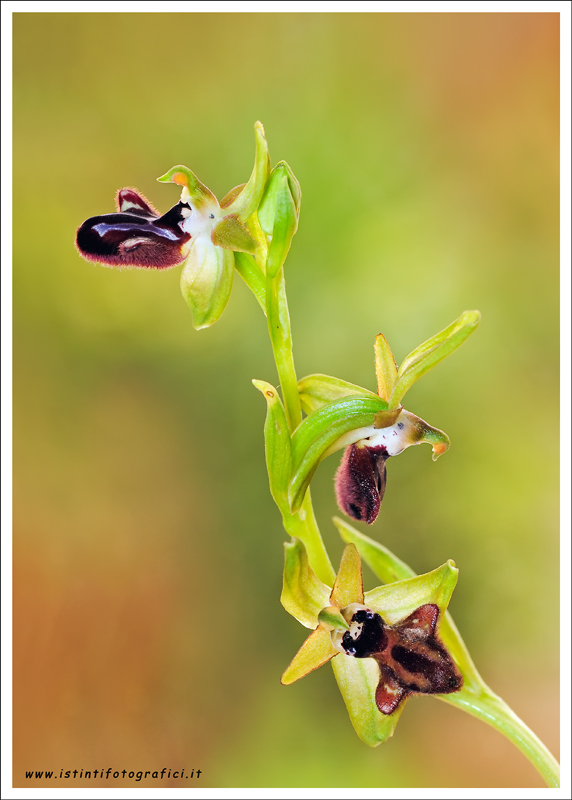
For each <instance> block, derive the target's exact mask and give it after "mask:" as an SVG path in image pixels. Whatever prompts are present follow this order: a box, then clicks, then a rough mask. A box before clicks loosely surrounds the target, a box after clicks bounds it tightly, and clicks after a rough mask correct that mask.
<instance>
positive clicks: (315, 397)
mask: <svg viewBox="0 0 572 800" xmlns="http://www.w3.org/2000/svg"><path fill="white" fill-rule="evenodd" d="M479 319H480V314H479V312H478V311H465V312H464V314H462V315H461V316H460V317H459V318H458V319H457V320H455V322H453V323H452V324H451V325H449V326H448V327H447V328H445V330H443V331H441V332H440V333H438V334H437V335H436V336H433V337H432V338H431V339H429V340H428V341H427V342H424V344H422V345H420V346H419V347H418V348H416V349H415V350H414V351H413V352H412V353H410V354H409V355H408V356H407V357H406V358H405V359H404V361H403V363H402V364H401V367H400V368H399V369H397V366H396V364H395V360H394V358H393V354H392V352H391V350H390V348H389V345H388V344H387V341H386V339H385V337H384V336H383V335H382V334H381V333H380V334H379V335H378V336H377V337H376V340H375V366H376V374H377V394H375V393H374V392H370V391H369V390H368V389H364V388H362V387H361V386H356V385H355V384H352V383H348V382H347V381H342V380H340V379H339V378H333V377H331V376H329V375H321V374H316V375H308V376H307V377H305V378H302V380H301V381H299V383H298V389H299V392H300V400H301V402H302V408H303V409H304V411H306V413H307V414H308V417H306V419H305V420H304V421H303V422H302V424H301V425H300V426H299V427H298V429H297V430H296V431H295V432H294V434H293V437H292V452H293V474H292V478H291V483H290V501H291V507H292V510H293V511H295V510H297V509H298V508H299V507H300V504H301V502H302V500H303V497H304V492H305V491H306V488H307V486H308V484H309V481H310V479H311V478H312V475H313V474H314V471H315V470H316V468H317V466H318V463H319V462H320V461H321V460H322V459H323V458H325V457H326V456H328V455H330V454H331V453H334V452H336V451H337V450H340V449H342V448H345V452H344V455H343V458H342V462H341V465H340V467H339V469H338V471H337V474H336V496H337V501H338V505H339V507H340V509H341V510H342V511H343V512H344V513H345V514H347V515H348V516H350V517H352V518H353V519H356V520H362V521H364V522H367V523H368V524H371V523H372V522H374V521H375V519H376V518H377V515H378V513H379V508H380V504H381V500H382V499H383V495H384V492H385V486H386V482H387V473H386V461H387V459H388V458H390V457H391V456H396V455H399V454H400V453H402V452H403V451H404V450H406V449H407V448H408V447H411V446H412V445H417V444H422V443H424V442H425V443H428V444H430V445H431V446H432V448H433V460H434V461H436V460H437V458H438V457H439V456H440V455H442V454H443V453H445V452H446V451H447V450H448V449H449V444H450V442H449V437H448V436H447V434H446V433H444V432H443V431H442V430H439V428H434V427H432V426H431V425H429V424H428V423H427V422H425V421H424V420H422V419H421V418H420V417H417V416H416V415H415V414H412V413H411V412H410V411H406V410H405V409H404V408H403V407H402V405H401V400H402V399H403V396H404V395H405V392H406V391H407V390H408V389H409V387H410V386H411V385H412V384H413V383H414V382H415V381H416V380H417V379H418V378H419V377H421V375H423V374H424V373H425V372H427V371H428V370H429V369H431V368H432V367H433V366H435V364H437V363H438V362H439V361H441V360H442V359H443V358H445V356H447V355H449V353H451V352H453V350H455V349H456V348H457V347H459V345H460V344H462V342H463V341H464V340H465V339H466V338H467V336H469V334H471V333H472V332H473V331H474V330H475V328H476V327H477V325H478V323H479Z"/></svg>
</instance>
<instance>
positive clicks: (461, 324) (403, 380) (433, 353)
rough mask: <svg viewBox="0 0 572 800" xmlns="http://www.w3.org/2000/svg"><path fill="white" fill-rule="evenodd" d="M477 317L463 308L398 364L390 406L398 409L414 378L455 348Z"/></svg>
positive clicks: (473, 328)
mask: <svg viewBox="0 0 572 800" xmlns="http://www.w3.org/2000/svg"><path fill="white" fill-rule="evenodd" d="M480 318H481V315H480V312H479V311H465V312H464V313H463V314H461V316H460V317H459V318H458V319H456V320H455V322H453V323H452V324H451V325H449V327H448V328H445V330H443V331H441V332H440V333H437V334H436V335H435V336H432V337H431V339H428V340H427V341H426V342H424V343H423V344H422V345H419V347H417V348H416V349H415V350H413V352H411V353H409V355H408V356H407V357H406V358H405V359H404V361H403V363H402V364H401V366H400V367H399V371H398V373H397V381H396V384H395V387H394V389H393V392H392V394H391V399H390V402H389V407H390V408H397V406H398V405H399V403H400V402H401V400H402V399H403V397H404V395H405V393H406V392H407V391H408V390H409V389H410V388H411V386H412V385H413V384H414V383H415V381H416V380H418V379H419V378H420V377H421V376H422V375H424V374H425V373H426V372H428V371H429V370H430V369H432V367H434V366H435V364H438V363H439V361H442V360H443V359H444V358H445V357H446V356H448V355H449V354H450V353H452V352H453V351H454V350H456V349H457V347H459V345H461V344H462V343H463V342H464V341H465V339H466V338H467V337H468V336H470V334H471V333H472V332H473V331H474V330H475V328H476V327H477V325H478V324H479V321H480Z"/></svg>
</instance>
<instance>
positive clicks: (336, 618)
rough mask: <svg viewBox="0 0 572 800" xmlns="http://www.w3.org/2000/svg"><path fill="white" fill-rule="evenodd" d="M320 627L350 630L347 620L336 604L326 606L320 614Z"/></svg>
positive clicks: (328, 629)
mask: <svg viewBox="0 0 572 800" xmlns="http://www.w3.org/2000/svg"><path fill="white" fill-rule="evenodd" d="M318 622H319V624H320V627H322V628H324V629H325V630H327V631H349V629H350V626H349V625H348V623H347V622H346V620H345V618H344V616H343V615H342V613H341V611H340V610H339V608H336V606H326V608H323V609H322V610H321V611H320V613H319V614H318Z"/></svg>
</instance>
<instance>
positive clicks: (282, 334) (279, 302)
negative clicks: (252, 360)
mask: <svg viewBox="0 0 572 800" xmlns="http://www.w3.org/2000/svg"><path fill="white" fill-rule="evenodd" d="M266 314H267V317H268V331H269V333H270V341H271V342H272V351H273V353H274V361H275V362H276V369H277V370H278V378H279V382H280V388H281V389H282V396H283V398H284V408H285V410H286V419H287V420H288V425H289V427H290V431H293V430H294V429H295V428H297V427H298V425H299V424H300V423H301V422H302V406H301V403H300V395H299V394H298V379H297V378H296V369H295V367H294V356H293V354H292V334H291V332H290V314H289V312H288V301H287V300H286V287H285V283H284V270H283V269H281V270H280V271H279V272H278V274H277V275H276V277H275V278H270V277H267V278H266Z"/></svg>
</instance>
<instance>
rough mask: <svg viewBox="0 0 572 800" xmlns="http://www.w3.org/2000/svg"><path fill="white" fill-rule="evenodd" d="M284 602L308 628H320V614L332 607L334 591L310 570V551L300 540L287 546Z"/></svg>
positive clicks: (294, 540)
mask: <svg viewBox="0 0 572 800" xmlns="http://www.w3.org/2000/svg"><path fill="white" fill-rule="evenodd" d="M280 602H281V603H282V605H283V606H284V608H285V609H286V611H287V612H288V613H289V614H291V615H292V616H293V617H295V619H297V620H298V622H301V623H302V625H304V626H305V627H306V628H316V627H317V625H318V621H319V620H318V614H319V613H320V611H321V610H322V609H323V608H325V607H326V606H329V605H330V588H329V587H328V586H326V584H325V583H322V581H321V580H320V579H319V578H318V577H317V576H316V574H315V573H314V571H313V569H312V568H311V567H310V565H309V563H308V556H307V553H306V548H305V547H304V545H303V544H302V542H301V541H300V540H299V539H292V541H291V542H285V544H284V579H283V584H282V595H281V596H280Z"/></svg>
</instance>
